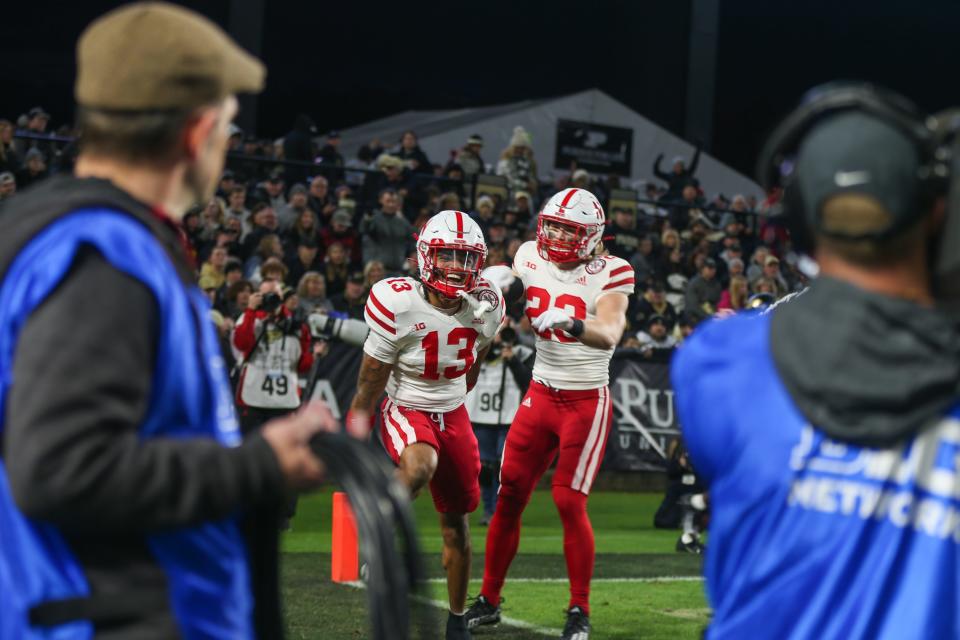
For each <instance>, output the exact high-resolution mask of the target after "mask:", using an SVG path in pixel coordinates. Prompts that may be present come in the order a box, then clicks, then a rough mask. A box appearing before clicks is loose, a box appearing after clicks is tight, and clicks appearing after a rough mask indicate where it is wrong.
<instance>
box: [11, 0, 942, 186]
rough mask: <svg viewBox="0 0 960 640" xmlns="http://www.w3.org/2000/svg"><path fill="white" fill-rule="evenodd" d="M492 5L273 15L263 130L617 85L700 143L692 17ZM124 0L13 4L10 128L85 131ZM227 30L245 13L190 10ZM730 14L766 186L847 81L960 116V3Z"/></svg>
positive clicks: (308, 9) (729, 121)
mask: <svg viewBox="0 0 960 640" xmlns="http://www.w3.org/2000/svg"><path fill="white" fill-rule="evenodd" d="M694 1H696V0H688V1H687V2H684V1H681V0H662V1H657V2H650V1H648V2H640V1H631V0H595V1H594V2H592V3H584V2H582V1H578V2H574V1H572V0H552V1H551V0H524V1H522V2H521V1H520V0H486V1H469V2H460V3H451V2H439V1H436V0H423V1H420V2H416V1H414V2H393V3H379V2H378V3H373V2H364V1H362V0H360V1H358V0H353V1H347V2H332V1H330V0H324V1H322V2H313V3H309V4H308V3H290V2H281V1H279V0H273V1H272V2H268V3H267V9H266V14H265V16H264V18H263V22H264V31H265V35H264V41H263V49H262V57H263V58H264V60H265V61H266V63H267V65H268V68H269V69H270V71H269V79H268V88H267V91H266V92H265V93H264V94H263V95H262V96H261V98H260V103H259V113H258V116H259V117H258V122H257V129H258V133H261V134H263V135H270V136H273V135H280V134H282V133H284V132H285V131H286V130H288V129H289V125H290V123H291V122H292V119H293V116H294V115H295V114H296V113H297V112H298V111H304V112H306V113H309V114H310V115H312V116H313V118H314V119H315V120H316V122H317V124H318V126H319V127H320V128H321V129H327V128H333V127H336V128H344V127H347V126H350V125H353V124H357V123H360V122H363V121H365V120H369V119H372V118H376V117H381V116H385V115H390V114H392V113H396V112H398V111H403V110H405V109H412V108H419V109H424V108H437V109H440V108H450V107H459V106H478V105H486V104H496V103H499V102H508V101H512V100H520V99H524V98H537V97H546V96H552V95H561V94H566V93H572V92H574V91H578V90H581V89H585V88H588V87H594V86H596V87H599V88H601V89H603V90H605V91H607V92H608V93H610V94H611V95H613V96H614V97H616V98H618V99H619V100H621V101H623V102H624V103H626V104H627V105H629V106H630V107H632V108H634V109H636V110H637V111H639V112H640V113H642V114H644V115H646V116H647V117H649V118H651V119H652V120H654V121H656V122H658V123H659V124H661V125H663V126H665V127H667V128H668V129H670V130H672V131H674V132H677V133H679V134H681V135H682V134H683V125H684V117H685V88H686V64H687V54H686V52H687V48H688V43H687V31H688V26H689V21H690V6H691V5H690V2H694ZM118 4H120V3H118V2H105V1H95V0H85V1H84V2H75V3H56V4H54V3H52V2H47V1H46V0H43V1H37V2H21V3H16V4H15V5H14V6H12V7H5V9H4V20H3V22H2V23H0V80H2V82H3V90H2V91H0V115H2V116H5V117H16V115H17V114H19V113H22V112H23V111H25V110H26V109H28V108H30V107H31V106H34V105H36V104H42V105H43V106H44V107H46V108H47V110H48V111H50V112H51V113H52V114H53V115H54V124H56V123H58V122H60V123H62V122H63V121H64V120H66V119H68V118H70V117H71V116H72V107H71V90H72V89H71V87H72V80H73V64H74V59H73V43H74V42H75V40H76V37H77V35H78V34H79V33H80V31H81V30H82V28H83V26H84V25H85V24H86V23H87V22H88V21H89V20H90V19H92V18H93V17H94V16H96V15H98V14H99V13H102V12H103V11H104V10H105V9H107V8H109V7H112V6H116V5H118ZM184 4H187V5H188V6H191V7H194V8H196V9H198V10H200V11H201V12H202V13H205V14H206V15H208V16H210V17H211V18H212V19H214V20H216V21H218V22H220V23H221V24H224V25H226V22H227V18H228V15H229V10H230V2H229V0H205V1H203V2H184ZM840 5H841V3H840V2H837V0H833V1H832V2H828V1H826V0H805V1H803V2H797V1H793V0H791V1H789V2H786V1H782V0H778V1H776V2H773V1H770V0H725V1H722V2H721V18H720V25H719V50H718V57H717V81H716V87H717V90H716V101H715V105H714V140H713V152H714V154H715V155H716V156H718V157H719V158H720V159H721V160H723V161H725V162H727V163H729V164H731V165H733V166H734V167H736V168H737V169H739V170H741V171H744V172H746V173H752V170H753V163H754V158H755V156H756V153H757V151H758V149H759V147H760V145H761V144H762V140H763V136H764V134H765V133H766V132H767V131H769V129H770V127H772V126H773V124H774V123H775V121H776V119H777V118H778V117H779V116H781V115H783V114H784V113H785V112H786V111H787V110H788V109H789V108H790V106H791V105H792V104H794V102H795V101H796V99H797V98H798V97H799V96H800V95H801V93H802V92H803V91H804V90H806V89H807V88H809V87H810V86H813V85H815V84H817V83H820V82H824V81H827V80H831V79H836V78H864V79H868V80H872V81H875V82H879V83H882V84H885V85H888V86H890V87H891V88H894V89H897V90H899V91H901V92H903V93H905V94H907V95H908V96H910V97H912V98H914V99H915V100H916V101H917V102H918V103H920V105H921V106H922V107H924V108H927V109H939V108H942V107H944V106H947V105H950V104H960V85H958V83H957V82H956V81H955V80H953V78H954V77H955V76H956V75H957V72H956V69H957V68H958V67H960V37H958V34H960V3H958V2H954V1H952V0H923V1H922V2H918V1H916V0H914V1H912V2H905V1H901V0H897V1H896V2H893V1H889V2H884V1H882V0H877V1H875V2H871V3H865V2H844V3H842V5H843V6H840Z"/></svg>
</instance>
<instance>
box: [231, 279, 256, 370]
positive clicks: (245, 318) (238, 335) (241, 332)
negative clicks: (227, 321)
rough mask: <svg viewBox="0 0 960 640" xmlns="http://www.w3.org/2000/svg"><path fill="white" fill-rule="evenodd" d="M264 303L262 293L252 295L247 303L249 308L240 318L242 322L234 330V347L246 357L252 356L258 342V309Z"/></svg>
mask: <svg viewBox="0 0 960 640" xmlns="http://www.w3.org/2000/svg"><path fill="white" fill-rule="evenodd" d="M262 301H263V294H262V293H260V292H259V291H258V292H257V293H251V294H250V302H248V303H247V308H246V309H245V310H244V312H243V315H242V316H240V321H239V322H237V326H236V328H234V330H233V346H234V347H236V348H237V350H238V351H240V352H241V353H242V354H243V356H244V357H247V356H249V355H250V352H251V351H253V346H254V344H255V343H256V341H257V308H258V307H259V306H260V303H261V302H262Z"/></svg>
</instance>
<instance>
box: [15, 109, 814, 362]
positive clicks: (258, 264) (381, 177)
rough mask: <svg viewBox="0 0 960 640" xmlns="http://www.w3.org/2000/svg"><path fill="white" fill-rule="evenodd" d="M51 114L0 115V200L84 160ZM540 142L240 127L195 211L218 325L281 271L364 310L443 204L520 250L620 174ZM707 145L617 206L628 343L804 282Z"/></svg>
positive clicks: (230, 320) (660, 349)
mask: <svg viewBox="0 0 960 640" xmlns="http://www.w3.org/2000/svg"><path fill="white" fill-rule="evenodd" d="M49 125H50V116H49V115H48V114H47V113H46V112H45V111H44V110H43V109H42V108H40V107H36V108H34V109H31V110H30V112H29V113H27V114H25V115H23V116H21V117H20V118H19V119H18V120H17V121H16V123H13V122H11V121H9V120H0V200H2V199H4V198H8V197H11V196H13V195H14V194H15V193H16V191H17V190H19V189H23V188H25V187H27V186H29V185H30V184H32V183H33V182H36V181H37V180H40V179H42V178H44V177H46V176H47V175H50V174H51V173H57V172H63V171H69V170H70V168H71V167H72V161H73V158H74V157H75V155H76V146H75V144H74V143H73V142H69V141H68V140H69V139H70V138H72V136H73V133H74V132H73V131H72V130H71V129H70V127H69V126H62V127H60V128H59V129H57V130H56V136H57V137H56V138H54V137H53V135H52V134H51V133H50V126H49ZM17 134H20V135H17ZM23 134H26V135H23ZM45 138H49V139H45ZM531 143H532V141H531V138H530V135H529V133H528V132H527V131H525V130H524V129H523V128H522V127H516V128H514V130H513V132H512V136H511V139H510V143H509V145H508V146H507V147H506V148H505V149H502V150H500V151H499V153H498V152H497V150H488V149H486V148H485V146H484V141H483V139H482V138H481V137H480V136H479V135H472V136H470V137H469V138H468V139H466V140H464V141H463V146H462V147H461V148H459V149H456V150H452V151H451V153H450V155H449V157H448V158H446V159H444V160H445V162H444V163H438V162H436V160H437V159H436V158H434V159H431V158H429V157H428V156H427V154H426V153H425V152H424V151H423V149H421V148H420V146H419V145H418V143H417V136H416V132H414V131H407V132H405V133H403V135H402V136H401V138H400V139H399V140H371V141H370V142H368V143H367V144H366V145H364V146H362V147H361V148H360V150H359V151H358V152H357V154H356V156H355V157H353V158H345V157H344V156H343V154H342V153H341V152H340V149H339V145H340V136H339V134H338V132H336V131H330V132H328V133H327V134H326V135H317V133H316V130H315V127H314V125H313V123H312V121H311V120H310V118H309V117H307V116H298V117H297V119H296V121H295V123H294V126H293V128H292V129H291V131H290V132H289V133H288V134H286V135H285V136H283V137H282V138H279V139H277V140H274V141H270V140H262V139H259V138H257V137H255V136H253V135H249V134H246V133H245V132H243V131H242V130H240V129H239V128H237V127H235V126H234V127H233V128H232V129H231V138H230V156H229V157H228V160H227V165H226V167H227V168H226V170H225V171H224V174H223V176H222V179H221V181H220V186H219V189H218V190H217V194H216V196H215V197H214V198H213V199H212V200H211V201H210V202H206V203H201V204H199V205H197V206H196V207H195V208H194V209H193V210H191V211H190V212H189V213H188V214H187V216H186V217H185V218H184V222H183V225H184V230H185V233H186V237H187V239H188V241H189V247H190V251H191V252H192V253H193V254H194V257H195V260H196V264H197V273H198V281H199V284H200V287H201V288H202V289H204V291H206V292H207V293H208V294H209V296H210V297H211V300H212V301H213V304H214V308H215V310H216V312H217V313H216V314H215V320H216V321H217V324H218V327H219V328H220V329H221V331H222V332H223V335H224V336H225V337H226V336H227V335H228V334H229V332H230V331H231V330H232V328H233V325H234V322H235V320H236V319H237V317H238V316H239V315H240V314H242V312H243V311H244V309H245V308H246V305H247V301H248V299H249V296H250V294H251V293H252V292H254V291H256V290H257V289H258V287H259V286H260V283H261V282H262V281H264V280H267V279H274V280H277V279H278V280H281V281H282V282H283V283H284V285H285V289H284V291H285V292H286V293H285V298H286V300H285V304H287V305H288V307H289V308H290V309H291V310H299V311H300V312H301V313H303V314H307V313H309V312H311V311H313V310H317V309H319V310H325V311H338V312H341V313H343V314H346V315H348V316H350V317H354V318H358V319H362V317H363V309H364V305H365V301H366V294H367V291H369V288H370V287H371V286H372V285H373V284H374V283H375V282H377V281H378V280H380V279H382V278H384V277H389V276H392V275H396V274H401V275H412V274H413V273H414V271H415V266H416V261H415V256H414V254H413V248H414V233H415V230H416V229H418V228H419V227H420V225H421V224H422V223H423V222H424V221H425V220H426V219H427V218H428V217H429V216H430V215H432V214H433V213H435V212H437V211H440V210H443V209H458V210H463V211H467V212H469V213H470V215H471V216H472V217H474V219H476V220H477V222H478V223H479V224H480V226H481V228H482V230H483V233H484V236H485V238H486V239H487V244H488V247H489V257H488V260H487V264H488V265H494V264H510V263H511V261H512V258H513V256H514V254H515V253H516V251H517V249H518V248H519V246H520V245H521V244H522V242H524V241H525V240H530V239H533V238H534V237H535V232H536V211H537V207H538V205H539V203H541V202H543V201H544V200H545V199H546V198H548V197H549V196H550V195H551V194H552V193H555V192H556V191H558V190H561V189H564V188H566V187H570V186H574V187H581V188H584V189H589V190H591V191H593V192H594V193H595V194H596V195H597V196H598V197H599V199H600V200H601V202H608V199H609V195H610V193H611V190H612V189H616V188H619V187H620V186H621V181H622V179H621V178H619V177H617V176H600V175H592V174H590V173H589V172H588V171H586V170H584V169H581V168H577V167H575V166H574V167H570V168H569V170H564V171H554V172H552V173H551V172H549V171H545V170H544V169H543V167H542V166H541V167H538V165H537V161H536V158H534V153H533V149H532V144H531ZM698 156H699V150H698V151H697V153H696V154H695V155H694V157H693V158H692V159H686V158H681V157H677V158H674V159H673V160H672V162H671V166H670V168H669V170H665V169H664V168H663V158H662V157H659V158H657V160H656V162H655V163H654V165H653V167H651V178H650V180H648V181H646V182H645V183H643V184H640V185H637V184H634V185H628V186H634V187H639V189H640V193H639V197H640V204H639V206H638V209H637V211H636V212H634V211H633V210H631V209H629V208H621V207H614V208H610V207H608V211H607V223H608V224H607V228H606V231H605V234H604V244H605V247H606V250H607V251H609V253H611V254H614V255H617V256H620V257H622V258H624V259H626V260H627V261H629V262H630V263H631V264H632V265H633V267H634V269H635V271H636V276H637V277H636V281H637V283H638V284H637V291H636V295H635V296H633V297H632V298H631V302H630V309H629V317H628V321H629V328H628V330H627V331H626V332H625V334H624V338H623V341H622V343H621V347H624V348H633V349H637V350H638V351H639V352H640V353H642V354H643V355H644V356H646V357H651V358H660V357H662V356H665V355H666V354H668V353H669V351H670V350H671V349H673V348H674V347H675V346H676V345H677V344H679V343H680V342H681V341H682V340H683V338H684V337H685V336H686V335H689V333H690V332H691V331H692V330H693V328H694V327H695V326H696V324H697V323H699V322H701V321H702V320H704V319H705V318H707V317H710V316H712V315H715V314H724V313H730V312H736V311H738V310H741V309H744V308H746V307H747V305H748V301H749V300H750V298H751V296H756V295H758V294H761V295H765V296H766V299H767V300H775V299H778V298H780V297H782V296H784V295H786V294H788V293H790V292H792V291H796V290H799V289H800V288H802V287H803V286H804V284H805V280H804V277H803V275H802V274H801V273H800V272H799V271H798V270H797V269H796V268H794V266H793V265H790V264H787V263H786V262H785V261H782V260H781V257H782V256H783V255H784V252H785V249H786V243H787V242H788V236H787V233H786V230H785V229H784V228H782V227H781V226H779V225H778V224H777V223H776V222H775V221H772V220H769V219H766V218H763V217H757V216H756V215H754V212H755V211H757V210H762V209H763V208H764V207H765V206H768V205H769V202H765V203H757V202H756V201H755V200H754V199H753V198H747V197H744V196H741V195H732V196H731V197H727V196H724V195H720V194H715V195H709V196H708V195H707V193H708V192H707V189H709V185H702V184H700V183H699V181H698V180H697V177H696V165H697V160H698ZM282 161H296V163H290V164H280V162H282ZM479 173H494V174H497V175H500V176H503V177H504V178H505V180H506V184H507V189H508V191H507V193H508V195H507V197H506V198H500V197H497V196H491V195H481V196H479V197H477V198H476V199H475V201H471V199H470V198H469V194H470V192H471V189H470V186H471V185H472V179H473V176H475V175H476V174H479ZM510 315H511V317H512V319H513V322H514V326H515V328H516V329H517V330H518V333H519V335H520V339H521V341H524V342H528V343H532V341H533V334H532V332H531V331H530V330H529V325H528V323H527V321H526V320H525V319H524V318H523V316H522V306H520V305H516V306H515V308H513V309H511V310H510Z"/></svg>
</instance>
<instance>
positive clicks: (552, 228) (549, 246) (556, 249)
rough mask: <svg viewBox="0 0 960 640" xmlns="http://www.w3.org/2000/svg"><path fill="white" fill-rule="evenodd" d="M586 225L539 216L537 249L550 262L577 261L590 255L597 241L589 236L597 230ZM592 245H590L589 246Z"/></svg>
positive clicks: (597, 233) (597, 232)
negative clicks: (592, 240)
mask: <svg viewBox="0 0 960 640" xmlns="http://www.w3.org/2000/svg"><path fill="white" fill-rule="evenodd" d="M593 226H595V225H591V226H590V227H588V226H587V225H582V224H576V223H572V222H566V221H563V222H561V221H559V220H556V219H553V218H548V217H546V216H544V215H541V216H540V219H539V221H538V222H537V251H538V252H539V253H540V257H542V258H543V259H545V260H549V261H551V262H578V261H580V260H583V259H585V258H587V257H589V256H590V254H591V253H592V252H593V249H594V247H595V246H596V244H597V242H599V238H598V239H597V242H593V243H591V242H590V240H591V237H592V236H593V235H594V234H596V235H599V231H597V230H595V229H593V228H591V227H593ZM591 245H592V246H591Z"/></svg>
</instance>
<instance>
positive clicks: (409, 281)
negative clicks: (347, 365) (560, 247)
mask: <svg viewBox="0 0 960 640" xmlns="http://www.w3.org/2000/svg"><path fill="white" fill-rule="evenodd" d="M486 253H487V249H486V244H485V243H484V239H483V233H482V232H481V231H480V227H479V226H478V225H477V224H476V223H475V222H474V221H473V220H471V219H470V217H469V216H467V215H466V214H464V213H463V212H461V211H441V212H440V213H438V214H437V215H435V216H434V217H432V218H430V220H428V221H427V223H426V224H425V225H424V227H423V229H421V230H420V234H419V237H418V239H417V262H418V266H419V268H420V279H419V281H417V280H415V279H413V278H390V279H387V280H382V281H380V282H378V283H377V284H375V285H374V286H373V288H372V289H371V290H370V295H369V296H368V299H367V305H366V309H365V312H364V315H365V318H366V321H367V324H368V325H369V327H370V333H369V334H368V336H367V341H366V343H365V344H364V348H363V350H364V354H365V356H364V361H363V364H362V365H361V368H360V379H359V381H358V385H357V396H356V397H355V398H354V400H353V403H352V404H351V409H350V415H349V416H348V418H347V421H348V427H349V428H350V429H351V431H354V432H356V431H357V427H356V423H357V422H360V421H362V420H364V419H369V417H368V416H369V415H370V412H371V409H372V406H373V405H374V403H375V402H376V400H377V399H378V398H379V397H380V396H381V394H382V393H383V391H384V390H385V391H386V393H387V397H386V399H385V400H384V401H383V403H382V405H381V407H380V422H381V428H380V435H381V438H382V440H383V444H384V447H385V448H386V450H387V453H388V454H389V455H390V457H391V458H392V459H393V460H394V462H395V463H396V464H397V465H398V467H399V476H400V478H401V479H402V480H404V481H405V482H406V484H407V486H408V487H409V488H410V490H411V491H412V492H413V493H414V494H416V493H417V492H418V491H419V490H420V488H422V487H423V486H425V485H426V484H428V483H429V486H430V492H431V494H432V495H433V502H434V505H435V507H436V509H437V511H438V512H439V513H440V514H441V527H442V528H443V544H444V548H443V560H444V563H443V564H444V567H445V568H446V569H447V587H448V588H447V591H448V595H449V599H450V616H449V618H448V621H447V635H446V638H447V640H469V638H470V634H469V632H468V631H467V627H466V621H465V619H464V616H463V613H464V608H465V606H466V597H467V585H468V583H469V578H470V546H469V532H468V530H467V514H469V513H471V512H472V511H473V510H474V509H476V508H477V503H478V501H479V498H480V485H479V482H478V477H479V473H480V454H479V451H478V449H477V439H476V437H475V436H474V434H473V428H472V425H471V423H470V418H469V416H468V415H467V411H466V409H465V408H464V406H463V401H464V398H465V397H466V395H467V391H468V388H469V387H470V386H472V384H473V383H475V382H476V378H477V375H478V373H479V369H480V363H481V362H482V360H483V357H484V356H485V354H486V351H487V349H488V347H489V345H490V342H491V341H492V340H493V338H494V336H495V335H496V333H497V331H498V330H499V328H500V325H501V322H502V320H503V316H504V310H505V304H504V300H503V296H502V295H501V293H500V290H499V288H498V287H497V286H496V285H494V284H492V283H491V282H489V281H487V280H484V279H482V278H481V277H480V269H482V267H483V262H484V260H485V258H486Z"/></svg>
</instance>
